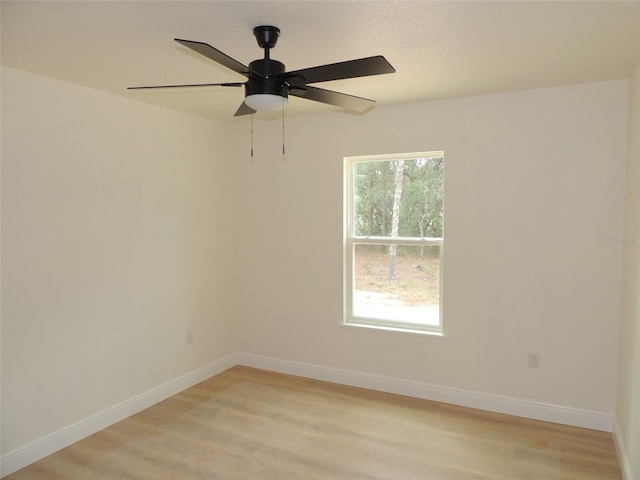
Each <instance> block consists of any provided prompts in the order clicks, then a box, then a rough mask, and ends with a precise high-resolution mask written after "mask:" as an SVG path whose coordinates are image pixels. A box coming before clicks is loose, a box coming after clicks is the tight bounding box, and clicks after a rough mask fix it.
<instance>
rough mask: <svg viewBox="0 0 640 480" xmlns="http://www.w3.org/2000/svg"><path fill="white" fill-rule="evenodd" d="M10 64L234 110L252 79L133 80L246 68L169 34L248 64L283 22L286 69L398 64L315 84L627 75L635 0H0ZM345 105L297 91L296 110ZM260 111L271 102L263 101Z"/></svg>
mask: <svg viewBox="0 0 640 480" xmlns="http://www.w3.org/2000/svg"><path fill="white" fill-rule="evenodd" d="M0 8H1V11H0V15H1V19H2V24H1V30H0V32H1V40H2V51H1V60H2V64H3V65H7V66H10V67H14V68H18V69H22V70H25V71H29V72H33V73H37V74H40V75H46V76H49V77H53V78H57V79H60V80H64V81H67V82H72V83H75V84H79V85H84V86H87V87H90V88H93V89H97V90H102V91H105V92H110V93H114V94H117V95H123V96H126V97H129V98H134V99H137V100H140V101H144V102H149V103H153V104H156V105H162V106H166V107H170V108H174V109H178V110H182V111H185V112H191V113H194V114H198V115H203V116H207V117H211V118H216V119H220V120H226V121H232V120H233V114H234V113H235V111H236V109H237V108H238V106H239V105H240V104H241V103H242V99H243V90H242V89H239V88H237V89H232V88H223V87H211V88H200V89H195V88H189V89H184V90H162V91H158V90H154V91H128V90H126V87H127V86H135V85H157V84H181V83H207V82H227V81H232V82H233V81H244V80H245V78H244V77H242V76H240V75H237V74H235V73H234V72H232V71H230V70H227V69H225V68H224V67H221V66H219V65H217V64H215V63H214V62H212V61H210V60H208V59H207V58H205V57H202V56H200V55H198V54H196V53H194V52H192V51H190V50H189V49H187V48H185V47H183V46H181V45H179V44H178V43H176V42H174V41H173V39H174V38H185V39H189V40H196V41H200V42H205V43H209V44H210V45H212V46H214V47H216V48H217V49H219V50H222V51H223V52H225V53H226V54H228V55H229V56H231V57H233V58H235V59H236V60H238V61H240V62H241V63H244V64H245V65H246V64H248V63H249V62H250V61H251V60H255V59H257V58H261V57H262V53H263V52H262V50H261V49H260V48H259V47H258V45H257V43H256V41H255V38H254V36H253V33H252V29H253V27H255V26H257V25H265V24H266V25H275V26H277V27H279V28H280V30H281V32H282V33H281V36H280V39H279V42H278V45H277V46H276V48H275V49H274V50H272V52H271V57H272V58H274V59H276V60H280V61H281V62H283V63H285V65H286V66H287V70H294V69H299V68H305V67H310V66H315V65H322V64H327V63H334V62H340V61H344V60H351V59H355V58H361V57H368V56H372V55H378V54H381V55H384V56H385V57H386V58H387V60H389V62H390V63H391V64H392V65H393V66H394V67H395V68H396V70H397V72H396V73H395V74H390V75H381V76H376V77H367V78H360V79H349V80H341V81H336V82H327V83H323V84H319V85H318V86H320V87H322V88H329V89H333V90H337V91H340V92H344V93H348V94H352V95H357V96H362V97H366V98H372V99H375V100H376V101H377V102H378V105H389V104H397V103H406V102H416V101H424V100H432V99H438V98H447V97H455V96H465V95H476V94H484V93H493V92H504V91H511V90H522V89H529V88H539V87H548V86H556V85H568V84H575V83H585V82H595V81H604V80H613V79H620V78H626V77H628V76H629V74H630V70H631V67H632V65H633V63H634V62H635V61H636V60H637V58H638V48H639V46H640V41H639V39H640V35H639V21H640V4H639V3H638V2H637V1H632V0H620V1H618V0H610V1H576V0H574V1H572V0H565V1H561V2H552V1H471V2H467V1H426V0H425V1H238V0H235V1H186V0H185V1H117V0H109V1H87V0H84V1H26V0H22V1H10V0H2V2H1V4H0ZM332 110H339V109H337V108H335V107H331V106H327V105H323V104H320V103H317V102H312V101H309V100H303V99H300V98H291V99H290V102H289V106H288V107H287V115H289V116H291V115H296V114H301V113H312V112H323V111H332ZM260 115H264V114H260Z"/></svg>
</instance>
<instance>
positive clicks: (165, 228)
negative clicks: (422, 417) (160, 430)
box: [1, 68, 627, 452]
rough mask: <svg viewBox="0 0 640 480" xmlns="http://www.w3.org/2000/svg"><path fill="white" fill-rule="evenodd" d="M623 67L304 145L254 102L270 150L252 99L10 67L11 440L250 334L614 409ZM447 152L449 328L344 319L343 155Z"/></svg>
mask: <svg viewBox="0 0 640 480" xmlns="http://www.w3.org/2000/svg"><path fill="white" fill-rule="evenodd" d="M626 88H627V83H626V82H624V81H620V82H607V83H602V84H590V85H580V86H573V87H565V88H553V89H544V90H535V91H528V92H517V93H510V94H502V95H487V96H481V97H473V98H462V99H453V100H446V101H438V102H429V103H424V104H419V105H405V106H396V107H388V108H378V109H376V110H373V111H371V112H369V113H368V114H366V115H364V116H354V115H348V114H344V113H329V114H323V115H313V116H303V117H296V118H292V119H287V120H286V121H287V127H286V148H287V154H286V157H285V158H283V156H282V154H281V148H282V144H281V141H282V128H281V124H280V122H279V121H278V120H271V121H260V120H259V119H256V120H255V121H254V133H255V138H254V147H255V153H256V156H255V158H254V159H251V158H249V128H248V119H239V120H238V121H236V122H234V123H232V124H222V123H218V122H214V121H209V120H206V119H203V118H198V117H193V116H189V115H184V114H180V113H176V112H170V111H168V110H164V109H160V108H156V107H151V106H148V105H143V104H138V103H136V102H132V101H130V100H125V99H123V98H119V97H114V96H110V95H106V94H103V93H99V92H95V91H91V90H87V89H84V88H81V87H78V86H74V85H70V84H65V83H62V82H58V81H55V80H51V79H45V78H42V77H37V76H34V75H31V74H27V73H24V72H18V71H15V70H12V69H4V68H3V70H2V170H3V171H2V189H1V192H2V242H3V245H2V437H3V444H2V451H3V452H9V451H12V450H13V449H15V448H19V447H22V446H24V445H25V444H28V443H29V442H32V441H34V440H37V439H38V438H41V437H42V436H45V435H49V434H51V433H52V432H55V431H56V430H58V429H60V428H64V427H66V426H68V425H71V424H73V423H74V422H76V421H78V420H80V419H83V418H85V417H87V416H91V415H94V414H96V413H97V412H100V411H101V410H103V409H105V408H109V407H111V406H113V405H116V404H118V403H119V402H123V401H126V400H128V399H130V398H132V397H135V396H136V395H138V394H140V393H141V392H145V391H147V390H149V389H152V388H154V387H157V386H158V385H161V384H163V382H167V381H170V380H172V379H174V378H176V377H178V376H180V375H182V374H184V373H187V372H191V371H193V370H195V369H197V368H199V367H201V366H202V365H206V364H207V363H208V362H212V361H215V360H217V359H220V358H222V357H224V356H225V355H228V354H230V353H232V352H236V351H240V352H247V353H252V354H257V355H265V356H270V357H275V358H279V359H283V360H289V361H300V362H307V363H310V364H316V365H324V366H327V367H333V368H337V369H346V370H353V371H360V372H363V373H370V374H373V375H377V376H390V377H394V378H400V379H407V380H415V381H418V382H426V383H430V384H436V385H442V386H451V387H455V388H461V389H469V390H474V391H479V392H486V393H488V394H491V395H505V396H511V397H517V398H523V399H527V400H530V401H540V402H546V403H550V404H554V405H565V406H569V407H572V408H579V409H586V410H591V411H596V412H604V413H609V414H613V412H614V407H615V403H616V399H615V391H616V372H617V370H616V369H617V347H618V333H619V332H618V322H619V317H620V288H621V273H622V272H621V258H622V246H621V245H618V244H615V243H607V242H606V239H608V238H612V237H616V236H619V235H621V232H622V227H623V213H622V211H623V190H624V169H625V148H626V147H625V129H626V108H627V90H626ZM294 100H295V99H294ZM430 149H437V150H441V149H442V150H444V151H445V153H446V167H445V168H446V187H445V189H446V193H445V202H446V204H445V211H446V224H445V242H446V248H445V269H446V270H445V328H446V332H447V337H446V338H435V337H428V336H421V335H410V334H401V333H390V332H380V331H371V330H364V329H356V328H353V327H344V326H341V325H340V322H341V316H342V313H341V309H342V158H343V157H344V156H347V155H364V154H375V153H390V152H408V151H423V150H430ZM189 330H193V331H194V333H195V343H194V345H193V346H191V347H187V346H186V344H185V334H186V332H187V331H189ZM529 351H536V352H540V354H541V362H542V368H541V369H539V370H532V369H528V368H527V366H526V363H527V352H529Z"/></svg>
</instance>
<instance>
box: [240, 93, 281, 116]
mask: <svg viewBox="0 0 640 480" xmlns="http://www.w3.org/2000/svg"><path fill="white" fill-rule="evenodd" d="M287 102H288V99H287V98H286V97H282V96H280V95H273V94H270V93H254V94H253V95H247V96H246V97H245V99H244V103H246V104H247V106H248V107H250V108H253V109H254V110H256V111H258V112H273V111H275V110H279V109H281V108H284V107H285V106H286V105H287Z"/></svg>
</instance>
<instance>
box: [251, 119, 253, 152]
mask: <svg viewBox="0 0 640 480" xmlns="http://www.w3.org/2000/svg"><path fill="white" fill-rule="evenodd" d="M251 158H253V113H252V114H251Z"/></svg>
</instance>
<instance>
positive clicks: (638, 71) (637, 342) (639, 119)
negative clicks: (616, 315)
mask: <svg viewBox="0 0 640 480" xmlns="http://www.w3.org/2000/svg"><path fill="white" fill-rule="evenodd" d="M629 93H630V95H629V97H630V98H629V126H628V156H627V176H626V178H627V183H626V196H625V208H626V211H625V224H624V235H623V236H622V240H623V242H622V243H623V245H624V257H623V265H624V267H623V285H622V323H621V326H620V381H619V384H618V404H617V408H616V425H617V430H618V431H617V440H618V448H619V449H620V450H621V451H622V452H621V453H622V456H623V458H624V459H625V460H626V462H627V463H626V464H624V465H623V467H624V468H625V469H626V473H627V477H625V478H628V479H629V480H631V479H634V480H639V479H640V294H639V293H638V292H640V222H639V221H638V219H639V218H640V136H639V134H638V132H640V59H639V60H638V63H637V64H636V68H635V71H634V74H633V76H632V78H631V82H630V88H629Z"/></svg>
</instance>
